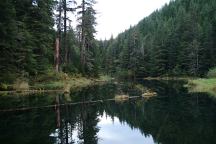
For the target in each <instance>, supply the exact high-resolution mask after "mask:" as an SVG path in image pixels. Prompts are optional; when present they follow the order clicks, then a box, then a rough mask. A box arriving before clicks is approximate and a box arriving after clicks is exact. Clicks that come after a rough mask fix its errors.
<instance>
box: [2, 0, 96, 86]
mask: <svg viewBox="0 0 216 144" xmlns="http://www.w3.org/2000/svg"><path fill="white" fill-rule="evenodd" d="M94 4H95V1H94V0H82V1H80V2H79V3H77V2H75V1H73V0H72V1H69V0H58V1H57V0H33V1H32V0H3V1H1V2H0V39H1V41H0V51H1V52H0V69H1V74H0V81H2V82H3V81H4V82H10V81H13V80H15V79H16V78H17V77H21V78H22V77H24V78H29V77H33V76H37V75H41V74H46V73H48V72H50V71H54V68H55V67H57V68H56V71H57V72H59V71H63V72H67V73H83V74H84V75H87V76H97V74H98V72H97V67H98V66H97V64H96V60H95V59H94V58H96V57H97V56H96V48H97V46H96V40H95V39H94V34H95V32H96V31H95V28H94V27H95V25H96V22H95V14H96V12H95V10H94V8H93V6H94ZM69 15H77V20H76V21H77V23H78V24H77V26H76V27H72V24H71V19H70V16H69ZM55 27H57V28H55ZM56 43H59V44H58V46H56V45H57V44H56ZM56 47H59V48H58V49H56Z"/></svg>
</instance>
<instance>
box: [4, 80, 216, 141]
mask: <svg viewBox="0 0 216 144" xmlns="http://www.w3.org/2000/svg"><path fill="white" fill-rule="evenodd" d="M139 83H140V84H142V85H144V86H146V87H148V88H150V89H152V90H154V91H156V92H157V93H158V96H157V97H153V98H149V99H143V98H133V99H130V100H128V101H115V100H108V101H105V100H107V99H111V98H114V96H115V95H116V94H119V93H129V94H130V95H131V96H139V95H141V92H140V91H137V90H134V89H133V88H131V86H130V85H128V84H127V85H126V84H117V85H115V84H106V85H103V86H94V87H91V88H85V89H83V90H80V91H77V92H73V93H71V94H70V95H69V94H68V95H64V94H32V95H28V96H20V95H13V96H12V95H11V96H6V95H2V96H0V110H1V111H0V143H1V144H67V143H70V144H72V143H75V144H79V143H84V144H97V143H98V144H155V143H160V144H215V143H216V99H214V98H212V97H210V96H208V95H207V94H205V93H194V94H189V93H188V91H187V89H186V88H184V87H183V84H184V82H182V81H139ZM97 100H104V101H97ZM87 101H88V102H87ZM94 101H96V102H94ZM76 102H79V103H78V104H76ZM69 103H70V104H69ZM71 103H73V104H71ZM58 104H66V105H61V106H58ZM47 105H49V106H48V107H46V108H44V107H43V106H47ZM55 105H56V106H55ZM19 108H30V109H26V110H23V109H19ZM4 110H9V111H4Z"/></svg>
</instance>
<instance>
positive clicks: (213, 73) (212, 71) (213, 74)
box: [207, 67, 216, 78]
mask: <svg viewBox="0 0 216 144" xmlns="http://www.w3.org/2000/svg"><path fill="white" fill-rule="evenodd" d="M207 77H208V78H216V67H214V68H212V69H210V70H209V71H208V73H207Z"/></svg>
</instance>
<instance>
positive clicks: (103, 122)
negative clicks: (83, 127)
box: [50, 113, 154, 144]
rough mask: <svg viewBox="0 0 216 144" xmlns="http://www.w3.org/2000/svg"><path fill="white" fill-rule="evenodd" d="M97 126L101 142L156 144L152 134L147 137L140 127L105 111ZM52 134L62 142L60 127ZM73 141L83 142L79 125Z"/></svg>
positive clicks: (105, 143) (106, 143)
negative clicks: (79, 132) (137, 127)
mask: <svg viewBox="0 0 216 144" xmlns="http://www.w3.org/2000/svg"><path fill="white" fill-rule="evenodd" d="M97 126H98V127H99V128H100V130H99V132H98V134H97V136H98V138H99V141H98V143H99V144H154V141H153V138H152V136H148V137H145V136H144V135H142V134H141V133H140V131H139V129H131V128H130V127H129V126H128V124H127V123H126V122H125V123H120V121H119V119H118V118H117V117H114V119H112V118H111V117H110V116H107V115H106V114H105V113H104V114H103V116H100V117H99V123H98V124H97ZM68 128H70V125H68ZM50 136H51V137H55V138H56V140H55V144H59V143H61V140H60V139H59V130H58V129H56V130H55V132H54V133H52V134H50ZM68 141H69V142H72V140H71V139H68ZM73 141H74V142H75V144H78V143H80V142H81V140H80V139H79V138H78V126H77V125H76V127H75V129H74V130H73Z"/></svg>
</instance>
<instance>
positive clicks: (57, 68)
mask: <svg viewBox="0 0 216 144" xmlns="http://www.w3.org/2000/svg"><path fill="white" fill-rule="evenodd" d="M59 43H60V42H59V38H58V37H57V38H56V42H55V70H56V72H58V71H59Z"/></svg>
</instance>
